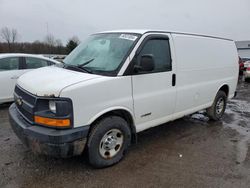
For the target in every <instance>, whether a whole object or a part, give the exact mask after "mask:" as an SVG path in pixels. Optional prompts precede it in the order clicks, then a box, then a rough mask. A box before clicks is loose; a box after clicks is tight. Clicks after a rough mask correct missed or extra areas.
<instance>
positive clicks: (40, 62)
mask: <svg viewBox="0 0 250 188" xmlns="http://www.w3.org/2000/svg"><path fill="white" fill-rule="evenodd" d="M25 64H26V69H37V68H41V67H46V66H49V65H51V63H49V62H48V61H46V60H44V59H40V58H35V57H25Z"/></svg>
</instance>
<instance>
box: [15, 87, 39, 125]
mask: <svg viewBox="0 0 250 188" xmlns="http://www.w3.org/2000/svg"><path fill="white" fill-rule="evenodd" d="M14 98H15V103H16V106H17V109H18V111H19V113H20V114H21V115H22V116H23V118H24V119H26V120H27V121H28V122H30V123H33V122H34V108H35V104H36V97H35V96H33V95H32V94H30V93H28V92H27V91H25V90H24V89H22V88H20V87H19V86H16V87H15V91H14Z"/></svg>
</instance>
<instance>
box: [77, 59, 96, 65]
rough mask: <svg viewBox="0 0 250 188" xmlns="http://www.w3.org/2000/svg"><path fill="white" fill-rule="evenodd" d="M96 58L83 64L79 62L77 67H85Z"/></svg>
mask: <svg viewBox="0 0 250 188" xmlns="http://www.w3.org/2000/svg"><path fill="white" fill-rule="evenodd" d="M94 60H95V58H92V59H90V60H88V61H86V62H84V63H82V64H78V65H77V67H84V66H85V65H88V64H89V63H91V62H92V61H94Z"/></svg>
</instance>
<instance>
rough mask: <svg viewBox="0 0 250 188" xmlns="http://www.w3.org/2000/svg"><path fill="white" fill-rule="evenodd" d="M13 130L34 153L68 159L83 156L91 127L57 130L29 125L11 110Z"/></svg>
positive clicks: (13, 106) (15, 111) (12, 108)
mask: <svg viewBox="0 0 250 188" xmlns="http://www.w3.org/2000/svg"><path fill="white" fill-rule="evenodd" d="M9 118H10V124H11V126H12V129H13V130H14V132H15V133H16V135H17V136H18V137H19V139H20V140H21V141H22V142H23V143H24V144H25V145H26V146H27V147H29V148H30V149H31V150H32V151H33V152H34V153H38V154H45V155H49V156H53V157H62V158H67V157H71V156H75V155H80V154H82V152H83V150H84V147H85V145H86V141H87V135H88V132H89V126H84V127H80V128H73V129H66V130H57V129H52V128H47V127H42V126H39V125H32V124H30V123H28V122H27V121H26V120H24V119H23V117H22V116H21V115H20V114H19V112H18V111H17V108H16V105H15V104H12V105H11V106H10V108H9Z"/></svg>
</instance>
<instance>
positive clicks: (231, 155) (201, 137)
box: [0, 82, 250, 188]
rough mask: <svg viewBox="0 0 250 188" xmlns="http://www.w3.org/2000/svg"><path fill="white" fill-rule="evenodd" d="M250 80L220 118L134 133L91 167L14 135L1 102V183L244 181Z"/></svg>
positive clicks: (249, 142)
mask: <svg viewBox="0 0 250 188" xmlns="http://www.w3.org/2000/svg"><path fill="white" fill-rule="evenodd" d="M249 92H250V84H247V83H243V82H240V83H239V85H238V96H237V97H236V98H235V99H233V100H231V101H230V102H229V104H228V107H227V110H226V114H225V116H224V117H223V119H222V120H221V121H219V122H211V121H209V120H208V118H207V117H206V115H205V114H204V112H199V113H196V114H193V115H192V116H188V117H185V118H182V119H180V120H177V121H174V122H171V123H167V124H164V125H161V126H158V127H156V128H152V129H149V130H147V131H144V132H142V133H140V134H139V136H138V144H137V145H133V146H132V147H131V148H130V151H129V153H128V154H127V156H126V157H125V159H124V160H123V161H121V162H120V163H119V164H117V165H115V166H113V167H110V168H106V169H101V170H96V169H93V168H92V167H91V166H90V165H88V163H87V159H86V157H85V156H80V157H74V158H70V159H53V158H49V157H45V156H37V155H34V154H33V153H32V152H30V151H29V150H28V149H27V148H25V146H23V145H22V144H21V142H20V141H19V140H18V139H17V137H16V136H15V134H14V133H13V131H12V129H11V128H10V125H9V122H8V107H9V105H2V106H1V107H0V144H1V146H0V155H1V157H0V169H1V171H0V187H1V188H2V187H6V188H8V187H10V188H15V187H23V188H29V187H38V188H49V187H53V188H61V187H66V188H67V187H69V188H78V187H118V186H119V187H191V188H193V187H226V188H229V187H238V188H240V187H249V186H250V150H248V148H249V146H250V122H249V120H250V94H249Z"/></svg>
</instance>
